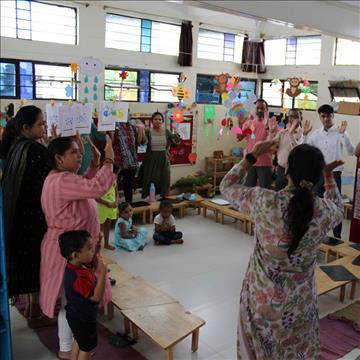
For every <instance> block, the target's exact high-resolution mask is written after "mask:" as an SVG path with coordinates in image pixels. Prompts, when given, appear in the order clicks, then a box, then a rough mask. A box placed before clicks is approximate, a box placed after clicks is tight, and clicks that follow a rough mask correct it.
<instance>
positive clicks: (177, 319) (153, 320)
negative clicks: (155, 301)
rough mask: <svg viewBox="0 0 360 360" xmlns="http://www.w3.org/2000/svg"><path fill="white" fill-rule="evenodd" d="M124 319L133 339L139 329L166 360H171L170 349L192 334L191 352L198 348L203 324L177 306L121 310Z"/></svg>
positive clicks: (196, 317) (167, 305)
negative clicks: (158, 348) (155, 345)
mask: <svg viewBox="0 0 360 360" xmlns="http://www.w3.org/2000/svg"><path fill="white" fill-rule="evenodd" d="M122 314H123V315H124V317H125V319H126V320H127V321H128V322H130V323H131V324H132V328H133V333H134V336H135V337H137V335H138V329H140V330H141V331H143V332H144V333H145V334H146V335H147V336H148V337H149V338H150V339H151V340H152V341H153V342H155V343H156V344H157V345H159V346H160V347H161V348H163V349H164V351H165V359H166V360H172V359H173V346H174V345H176V344H177V343H178V342H179V341H181V340H182V339H184V338H185V337H187V336H189V335H190V334H191V335H192V344H191V350H192V351H193V352H195V351H197V349H198V346H199V329H200V327H202V326H203V325H205V321H204V320H203V319H201V318H199V317H198V316H196V315H193V314H191V313H190V312H189V311H187V310H186V309H185V308H184V307H183V306H182V305H180V304H176V303H174V304H166V305H157V306H149V307H140V308H135V309H128V310H123V311H122Z"/></svg>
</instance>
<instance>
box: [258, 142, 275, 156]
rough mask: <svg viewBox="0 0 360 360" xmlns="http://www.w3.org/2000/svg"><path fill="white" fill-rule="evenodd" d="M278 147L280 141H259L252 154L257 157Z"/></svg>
mask: <svg viewBox="0 0 360 360" xmlns="http://www.w3.org/2000/svg"><path fill="white" fill-rule="evenodd" d="M277 145H278V141H275V140H270V141H259V142H257V143H256V144H255V146H254V148H253V150H252V154H253V155H254V156H256V157H258V156H260V155H262V154H265V153H267V152H269V151H274V150H276V148H277Z"/></svg>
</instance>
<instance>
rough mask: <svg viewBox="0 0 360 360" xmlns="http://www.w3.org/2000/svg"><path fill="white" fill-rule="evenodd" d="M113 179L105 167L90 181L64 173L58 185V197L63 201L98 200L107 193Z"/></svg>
mask: <svg viewBox="0 0 360 360" xmlns="http://www.w3.org/2000/svg"><path fill="white" fill-rule="evenodd" d="M115 179H116V177H115V175H114V174H113V172H112V171H111V169H110V167H109V166H106V165H105V166H103V167H102V168H101V169H100V170H99V171H98V172H97V173H96V175H95V176H94V177H93V178H91V179H87V178H84V177H82V176H79V175H76V174H72V173H66V174H65V175H64V176H62V178H61V183H60V184H59V186H60V192H61V195H60V196H61V197H62V198H63V199H64V200H81V199H98V198H100V197H101V196H103V195H105V194H106V193H107V191H108V190H109V189H110V187H111V185H112V184H113V183H114V181H115Z"/></svg>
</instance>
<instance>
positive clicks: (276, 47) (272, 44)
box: [265, 39, 286, 65]
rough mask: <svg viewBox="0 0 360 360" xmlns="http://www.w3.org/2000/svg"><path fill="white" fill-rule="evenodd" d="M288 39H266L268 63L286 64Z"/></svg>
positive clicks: (266, 58) (266, 59) (266, 60)
mask: <svg viewBox="0 0 360 360" xmlns="http://www.w3.org/2000/svg"><path fill="white" fill-rule="evenodd" d="M285 56H286V39H275V40H266V41H265V62H266V65H285Z"/></svg>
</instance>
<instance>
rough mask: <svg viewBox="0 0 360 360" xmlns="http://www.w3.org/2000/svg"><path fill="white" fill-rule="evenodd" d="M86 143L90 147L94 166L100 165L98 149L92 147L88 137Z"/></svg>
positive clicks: (92, 144)
mask: <svg viewBox="0 0 360 360" xmlns="http://www.w3.org/2000/svg"><path fill="white" fill-rule="evenodd" d="M86 141H87V143H88V144H89V146H90V149H91V153H92V157H93V159H92V161H93V163H94V164H95V165H99V164H100V156H101V155H100V151H99V150H98V148H97V147H96V146H95V145H94V143H93V142H92V141H91V139H90V136H87V137H86Z"/></svg>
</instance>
